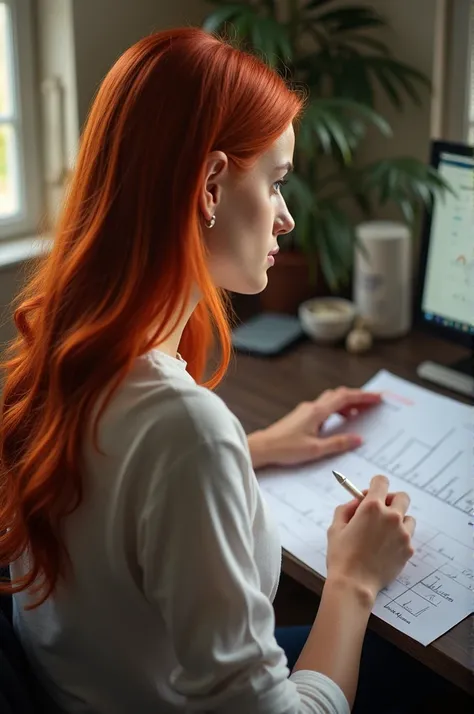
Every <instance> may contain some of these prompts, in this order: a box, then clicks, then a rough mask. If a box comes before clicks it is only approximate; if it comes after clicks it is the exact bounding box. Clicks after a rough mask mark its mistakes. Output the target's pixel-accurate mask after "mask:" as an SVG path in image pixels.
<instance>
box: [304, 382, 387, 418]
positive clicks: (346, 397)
mask: <svg viewBox="0 0 474 714" xmlns="http://www.w3.org/2000/svg"><path fill="white" fill-rule="evenodd" d="M381 399H382V397H381V395H380V394H378V393H377V392H364V391H363V390H362V389H349V388H348V387H340V388H339V389H335V390H334V391H333V392H328V393H327V394H326V395H323V398H322V399H321V400H316V403H317V405H318V407H321V409H323V411H324V413H325V418H327V417H328V416H330V415H331V414H336V413H337V412H341V411H342V410H346V409H351V408H354V407H357V408H360V407H363V406H369V405H373V404H378V403H379V402H380V401H381ZM318 402H319V403H318Z"/></svg>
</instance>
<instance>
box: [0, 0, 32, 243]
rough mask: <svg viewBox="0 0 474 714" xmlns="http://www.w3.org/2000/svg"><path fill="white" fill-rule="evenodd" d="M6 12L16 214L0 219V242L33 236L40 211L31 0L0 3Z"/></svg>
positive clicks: (11, 0)
mask: <svg viewBox="0 0 474 714" xmlns="http://www.w3.org/2000/svg"><path fill="white" fill-rule="evenodd" d="M1 1H2V2H3V3H4V4H6V5H8V6H9V8H10V16H11V30H12V38H11V40H12V41H11V51H12V61H13V82H14V90H13V91H14V98H15V101H16V107H15V108H16V117H17V141H18V165H19V190H20V206H21V208H20V212H19V213H18V214H17V215H15V216H12V217H8V218H4V219H0V241H5V240H9V239H14V238H20V237H26V236H30V235H31V236H34V235H35V234H36V233H37V231H38V226H39V220H40V210H41V172H40V142H39V126H38V123H39V122H38V117H39V96H38V90H37V83H36V81H35V79H36V77H35V65H36V64H37V63H35V55H36V53H35V47H36V44H35V41H34V40H35V37H34V31H33V7H32V0H1Z"/></svg>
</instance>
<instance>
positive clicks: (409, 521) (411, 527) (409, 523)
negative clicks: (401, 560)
mask: <svg viewBox="0 0 474 714" xmlns="http://www.w3.org/2000/svg"><path fill="white" fill-rule="evenodd" d="M403 525H404V526H405V529H406V530H407V531H408V533H409V534H410V536H413V534H414V532H415V528H416V521H415V519H414V518H412V516H405V518H404V519H403Z"/></svg>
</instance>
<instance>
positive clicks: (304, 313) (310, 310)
mask: <svg viewBox="0 0 474 714" xmlns="http://www.w3.org/2000/svg"><path fill="white" fill-rule="evenodd" d="M355 316H356V309H355V305H354V303H352V302H351V301H350V300H345V299H344V298H338V297H325V298H312V299H311V300H306V301H305V302H303V303H301V305H300V306H299V308H298V317H299V319H300V322H301V326H302V328H303V330H304V331H305V333H306V334H307V335H308V337H310V338H311V339H312V340H314V341H315V342H321V343H326V344H331V343H335V342H339V341H341V340H343V339H344V338H345V337H346V335H347V334H348V332H349V330H350V329H351V327H352V325H353V323H354V319H355Z"/></svg>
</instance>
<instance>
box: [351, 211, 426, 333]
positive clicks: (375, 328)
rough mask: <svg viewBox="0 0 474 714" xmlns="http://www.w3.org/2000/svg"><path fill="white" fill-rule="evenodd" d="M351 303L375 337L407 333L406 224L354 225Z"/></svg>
mask: <svg viewBox="0 0 474 714" xmlns="http://www.w3.org/2000/svg"><path fill="white" fill-rule="evenodd" d="M357 237H358V240H359V244H360V245H359V247H358V248H357V249H356V255H355V260H354V294H353V298H354V303H355V305H356V308H357V312H358V314H359V315H360V316H361V317H363V318H365V319H366V320H367V322H368V323H369V329H370V330H371V332H372V334H373V335H374V336H375V337H399V336H401V335H404V334H406V333H407V332H408V331H409V330H410V327H411V321H412V258H411V256H412V251H411V235H410V230H409V229H408V227H407V226H406V225H405V224H403V223H398V222H394V221H369V222H367V223H361V224H360V225H359V226H357Z"/></svg>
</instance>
